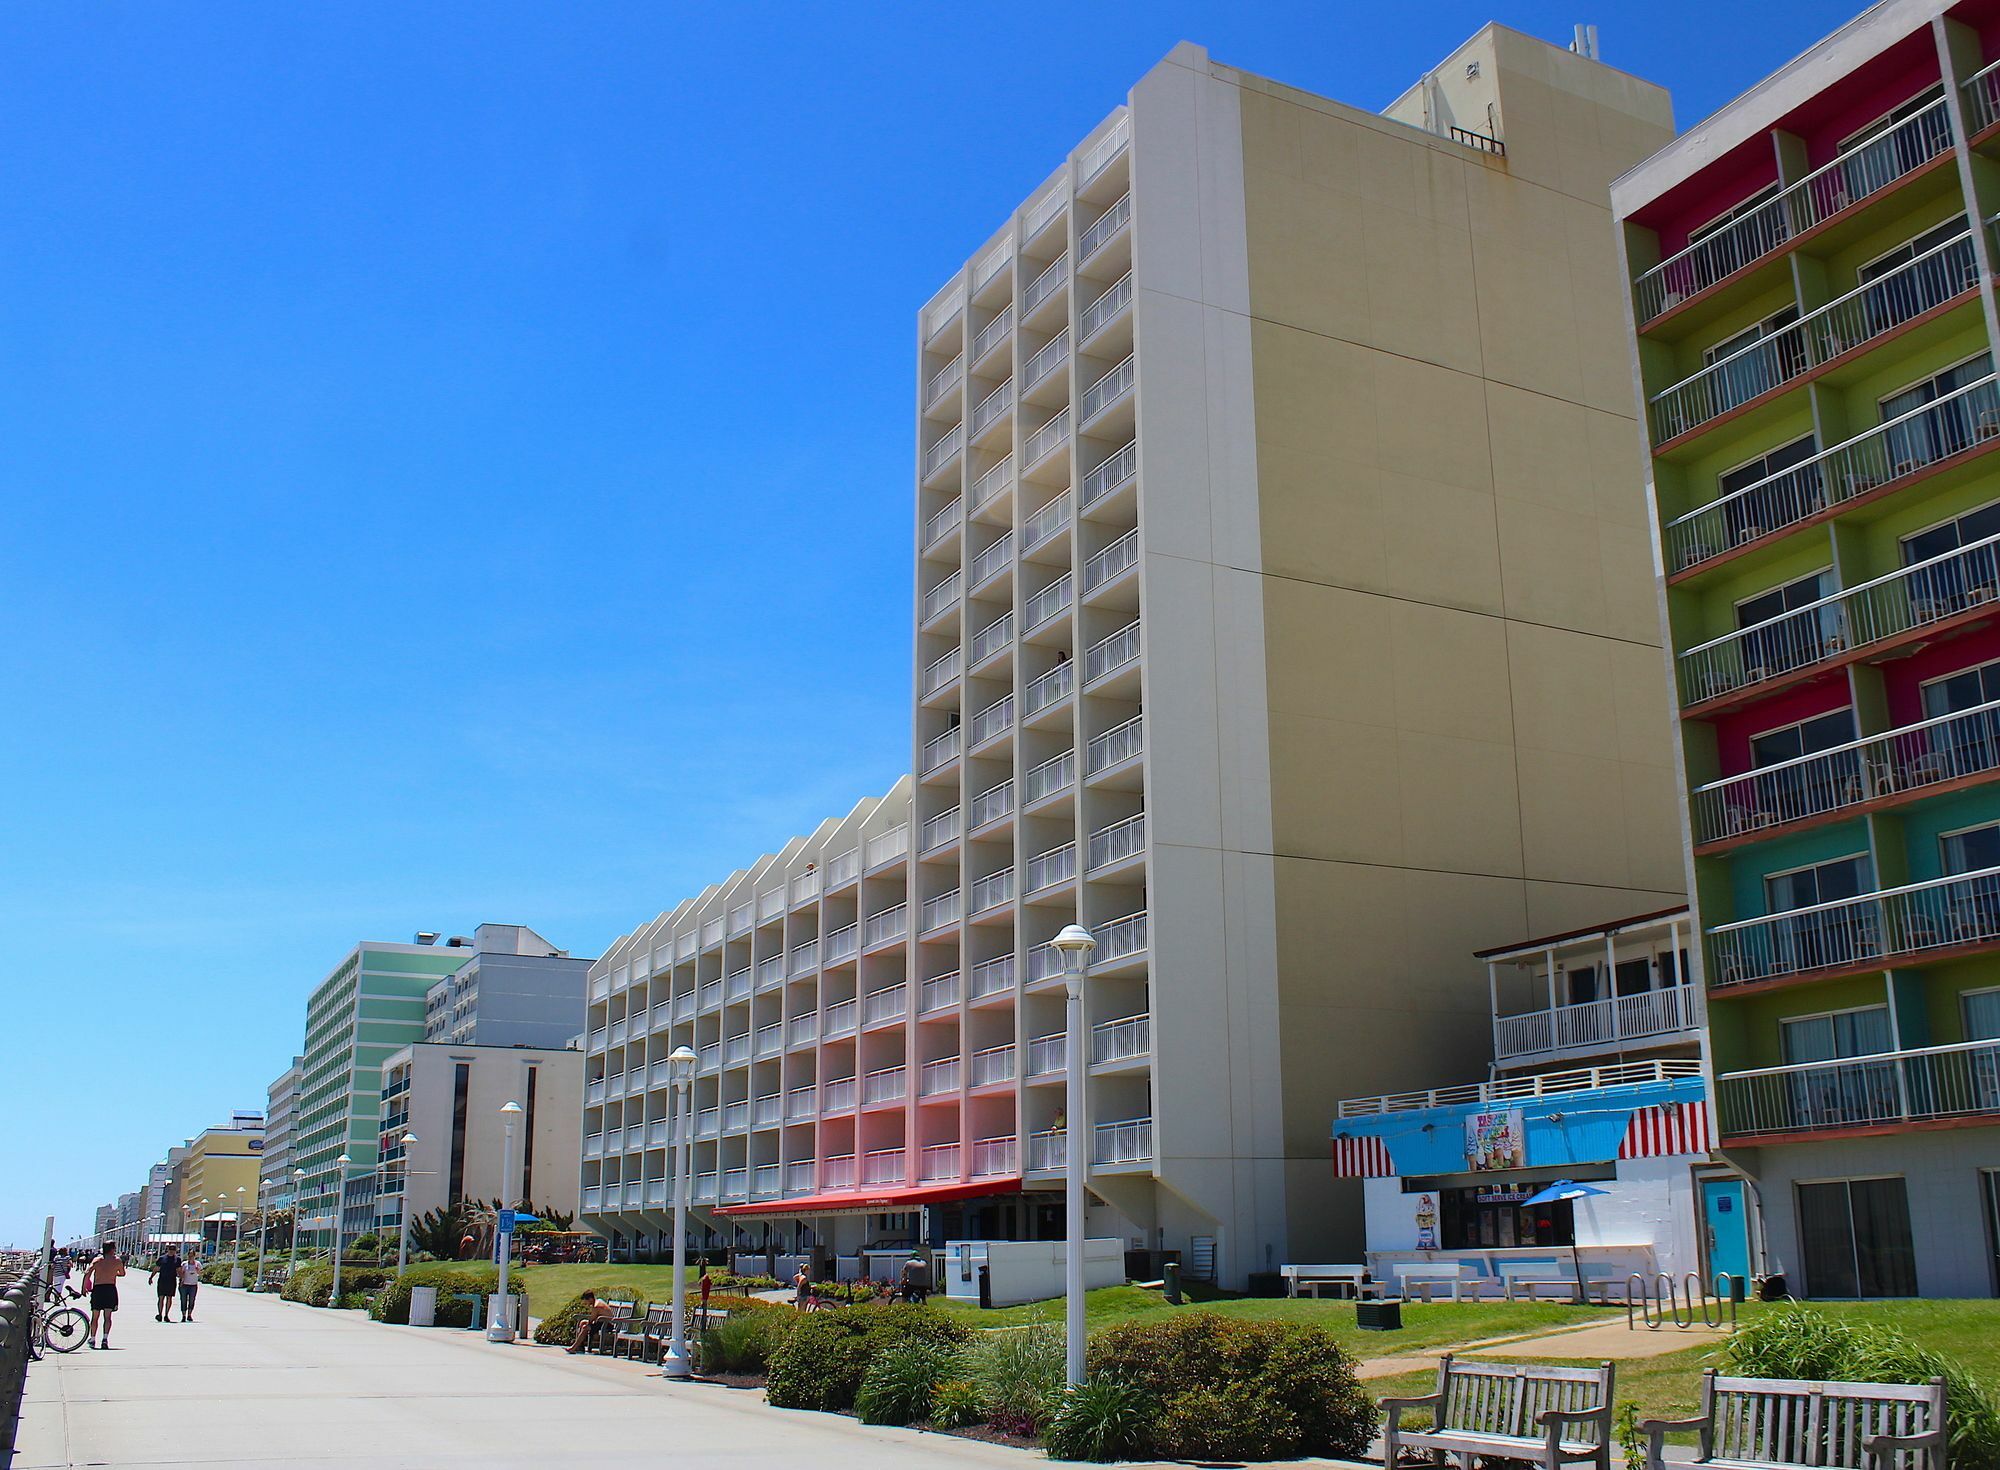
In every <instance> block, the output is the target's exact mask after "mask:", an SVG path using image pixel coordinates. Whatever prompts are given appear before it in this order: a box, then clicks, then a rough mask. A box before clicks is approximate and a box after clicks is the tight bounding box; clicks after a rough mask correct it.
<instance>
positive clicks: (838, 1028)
mask: <svg viewBox="0 0 2000 1470" xmlns="http://www.w3.org/2000/svg"><path fill="white" fill-rule="evenodd" d="M859 1016H860V1007H859V1006H858V1005H857V1003H856V1002H854V1001H852V1000H837V1001H835V1002H834V1003H833V1004H832V1005H830V1006H826V1007H824V1008H823V1009H822V1010H821V1012H820V1035H821V1036H825V1037H833V1036H845V1035H847V1034H848V1033H849V1032H850V1031H852V1030H853V1029H854V1027H855V1025H856V1023H857V1021H858V1019H859Z"/></svg>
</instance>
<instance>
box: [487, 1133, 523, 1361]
mask: <svg viewBox="0 0 2000 1470" xmlns="http://www.w3.org/2000/svg"><path fill="white" fill-rule="evenodd" d="M520 1116H521V1105H520V1104H519V1103H517V1102H507V1103H504V1104H502V1106H501V1108H500V1117H501V1120H502V1121H503V1122H504V1123H505V1124H506V1127H507V1136H506V1140H505V1142H504V1143H502V1144H501V1147H500V1208H501V1210H502V1211H503V1212H504V1211H505V1210H506V1209H507V1201H508V1200H510V1199H513V1198H515V1194H514V1120H515V1119H516V1118H518V1117H520ZM500 1224H501V1222H500V1221H499V1220H497V1219H496V1220H495V1221H494V1222H493V1238H494V1244H495V1245H496V1246H498V1248H499V1251H500V1289H499V1290H498V1291H496V1292H495V1293H494V1294H493V1320H492V1321H491V1322H488V1323H487V1324H486V1340H487V1341H488V1342H512V1341H513V1340H514V1324H513V1323H511V1322H509V1321H508V1320H507V1265H508V1260H509V1258H510V1257H511V1256H512V1255H513V1254H514V1234H513V1232H512V1231H510V1230H508V1231H503V1230H502V1229H500Z"/></svg>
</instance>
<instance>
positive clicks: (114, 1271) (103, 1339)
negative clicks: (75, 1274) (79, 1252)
mask: <svg viewBox="0 0 2000 1470" xmlns="http://www.w3.org/2000/svg"><path fill="white" fill-rule="evenodd" d="M124 1274H125V1263H124V1262H123V1261H121V1260H119V1259H118V1246H117V1245H116V1243H115V1242H112V1241H109V1240H107V1241H105V1242H104V1249H103V1250H102V1251H101V1252H99V1253H98V1257H97V1259H96V1260H94V1261H92V1262H91V1263H90V1266H89V1268H88V1269H86V1270H85V1271H84V1273H83V1284H84V1285H85V1286H87V1287H89V1288H90V1329H89V1335H88V1336H87V1337H86V1338H85V1339H84V1342H85V1345H86V1346H88V1345H89V1344H90V1342H91V1341H92V1340H95V1341H96V1344H97V1346H98V1347H99V1348H100V1349H108V1348H110V1346H111V1318H112V1316H113V1315H114V1314H115V1313H116V1312H117V1310H118V1278H119V1277H120V1276H123V1275H124Z"/></svg>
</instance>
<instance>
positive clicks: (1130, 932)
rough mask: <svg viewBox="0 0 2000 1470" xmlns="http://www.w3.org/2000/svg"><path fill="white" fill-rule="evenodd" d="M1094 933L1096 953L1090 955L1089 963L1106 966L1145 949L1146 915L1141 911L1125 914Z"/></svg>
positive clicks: (1101, 926)
mask: <svg viewBox="0 0 2000 1470" xmlns="http://www.w3.org/2000/svg"><path fill="white" fill-rule="evenodd" d="M1094 932H1095V934H1096V938H1097V951H1096V953H1095V954H1094V955H1092V957H1091V962H1092V963H1093V964H1098V965H1108V964H1110V963H1111V962H1112V961H1113V960H1122V959H1124V958H1125V957H1126V956H1128V955H1135V954H1138V953H1140V952H1141V951H1142V950H1144V949H1145V948H1146V915H1145V913H1144V911H1143V910H1142V911H1141V912H1139V913H1136V914H1127V915H1126V916H1125V917H1124V918H1122V919H1113V920H1112V921H1111V922H1110V923H1108V924H1103V925H1100V926H1099V927H1098V928H1097V929H1096V930H1095V931H1094Z"/></svg>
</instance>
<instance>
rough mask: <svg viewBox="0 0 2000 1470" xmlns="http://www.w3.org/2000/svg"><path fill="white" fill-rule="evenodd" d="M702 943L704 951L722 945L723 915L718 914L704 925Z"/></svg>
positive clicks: (702, 927)
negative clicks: (712, 946)
mask: <svg viewBox="0 0 2000 1470" xmlns="http://www.w3.org/2000/svg"><path fill="white" fill-rule="evenodd" d="M701 943H702V948H704V949H707V948H709V947H710V946H711V945H717V944H720V943H722V915H720V914H717V915H716V916H715V917H714V918H712V919H709V920H707V921H706V922H705V923H703V924H702V926H701Z"/></svg>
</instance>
